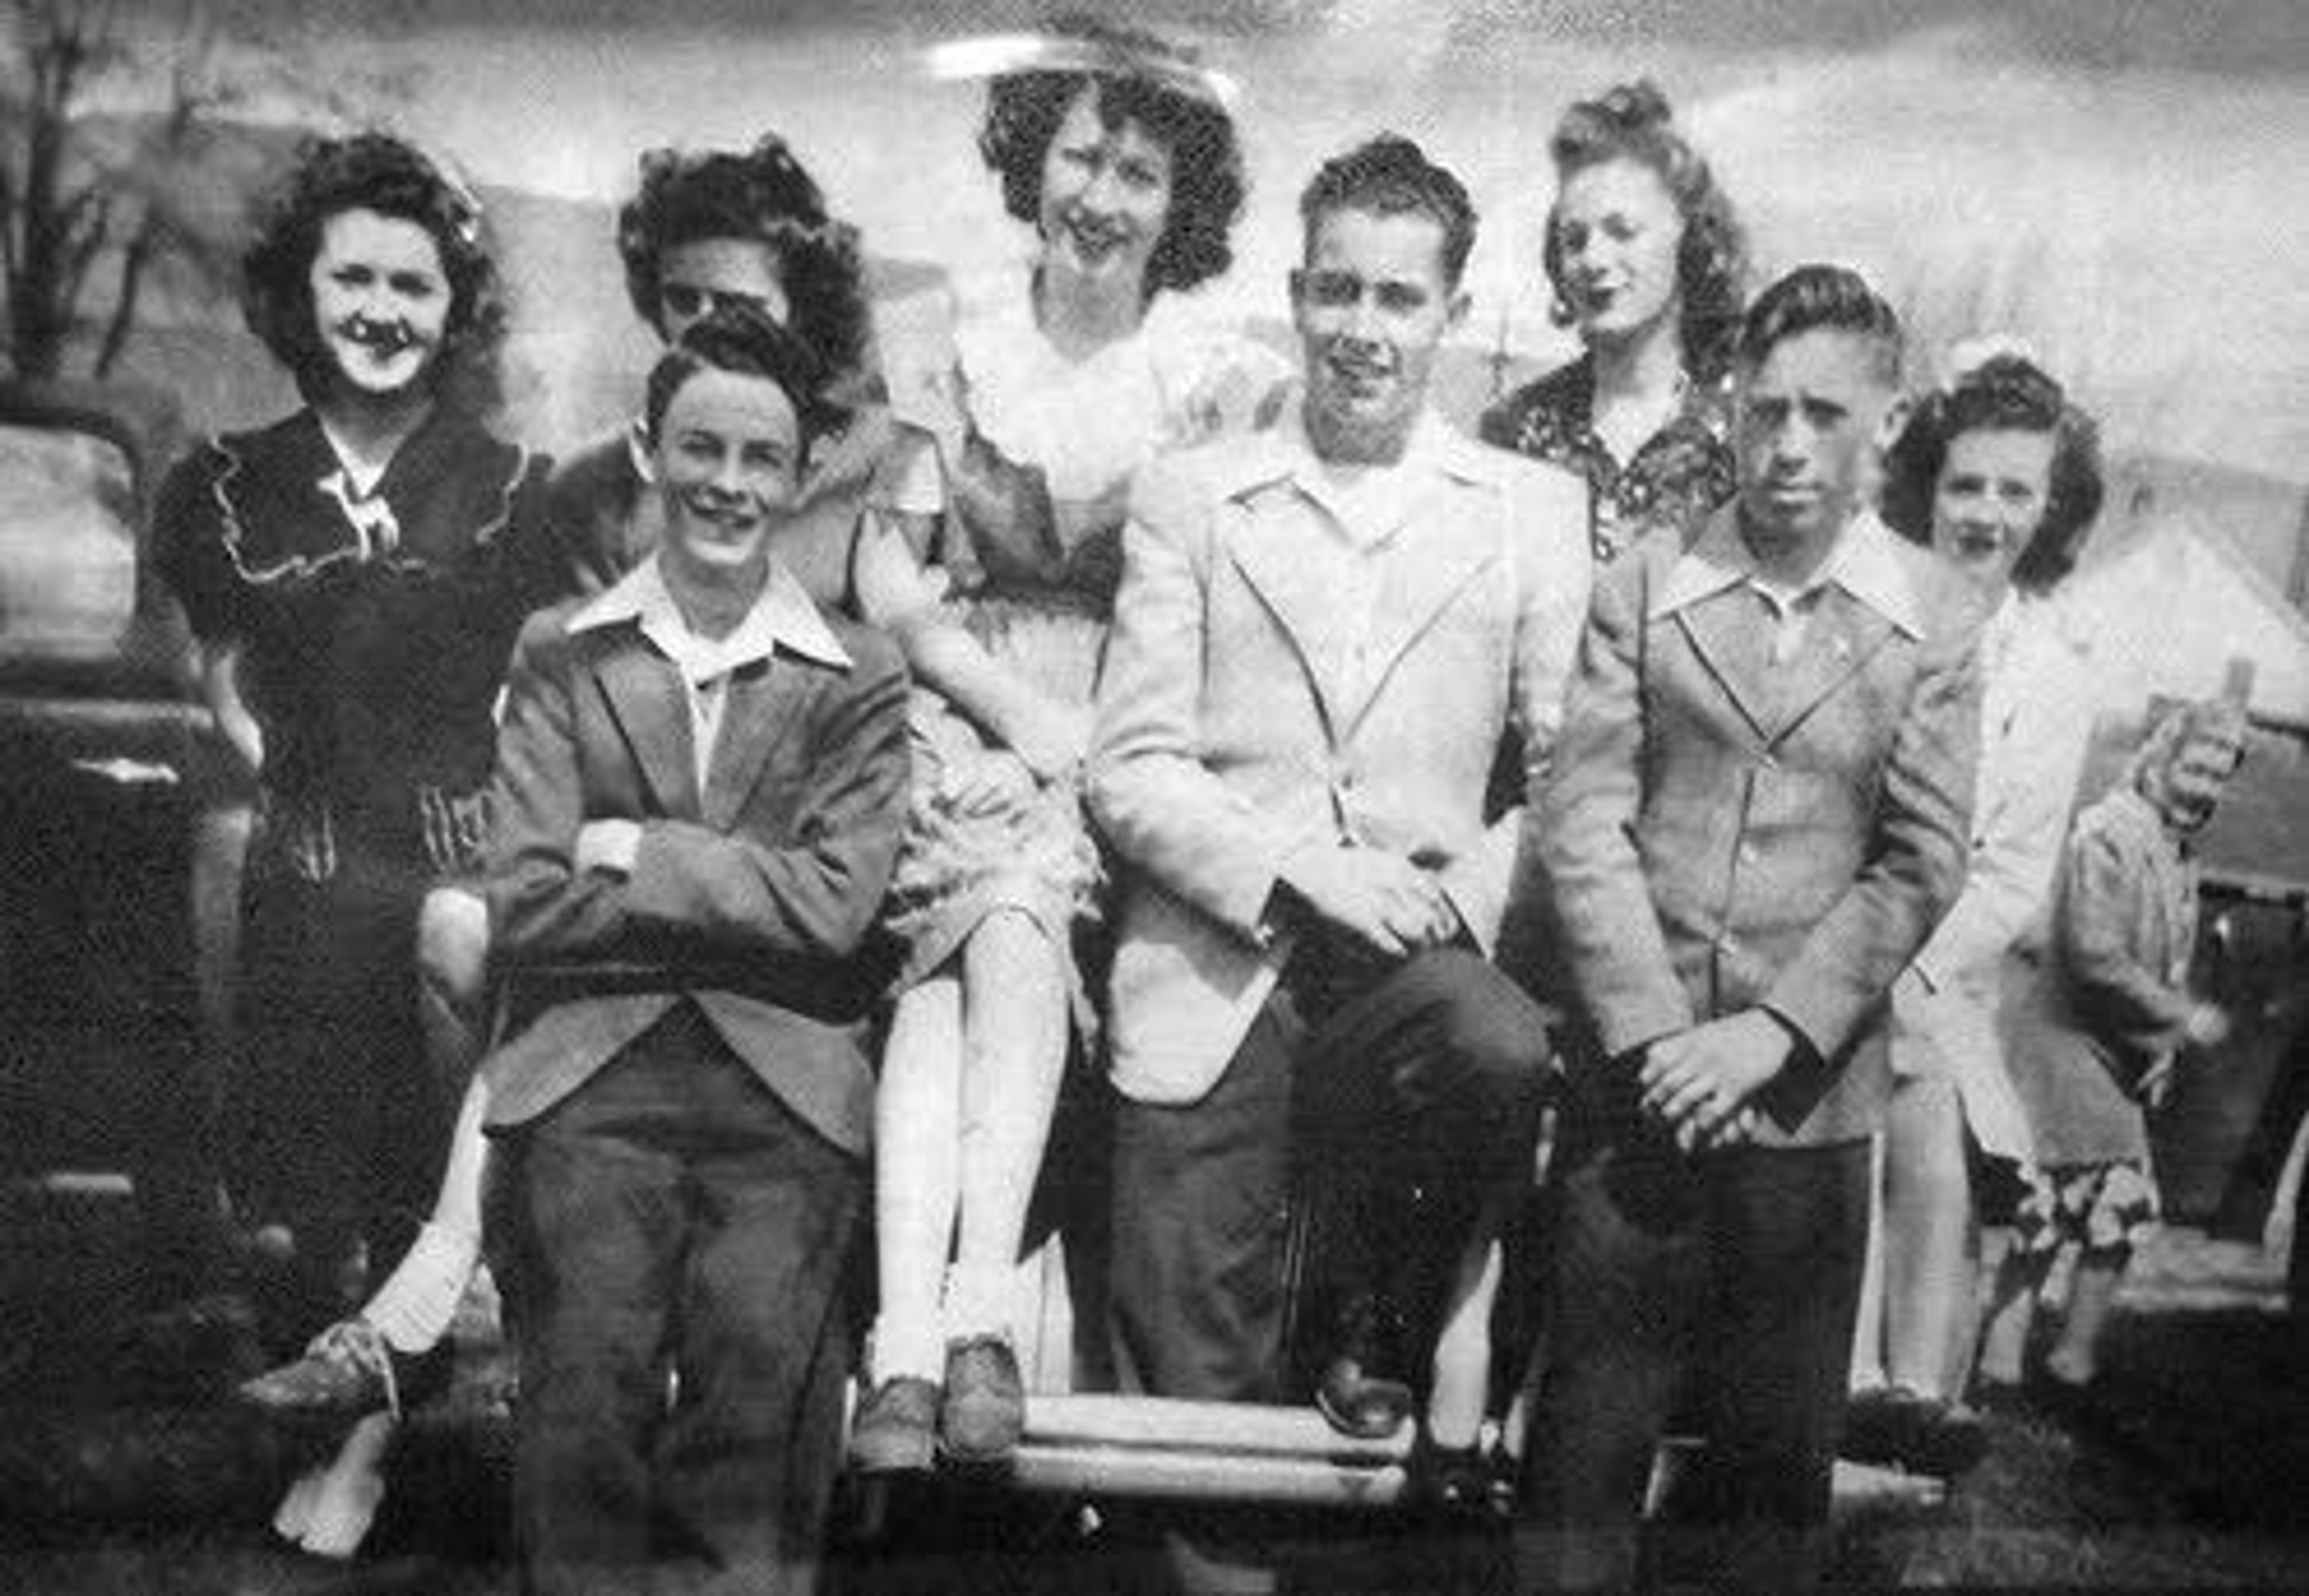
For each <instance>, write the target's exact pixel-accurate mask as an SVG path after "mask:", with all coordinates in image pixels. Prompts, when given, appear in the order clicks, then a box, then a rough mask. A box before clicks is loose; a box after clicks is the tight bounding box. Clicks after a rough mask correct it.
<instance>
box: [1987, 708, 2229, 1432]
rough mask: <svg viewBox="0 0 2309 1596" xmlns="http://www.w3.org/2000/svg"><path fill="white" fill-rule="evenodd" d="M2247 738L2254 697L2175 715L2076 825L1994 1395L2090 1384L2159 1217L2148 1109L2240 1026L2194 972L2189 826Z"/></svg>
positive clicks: (2030, 1020) (1991, 1336) (2004, 1297)
mask: <svg viewBox="0 0 2309 1596" xmlns="http://www.w3.org/2000/svg"><path fill="white" fill-rule="evenodd" d="M2244 751H2245V715H2244V708H2243V707H2242V706H2241V705H2239V704H2237V703H2233V702H2231V701H2229V700H2227V699H2212V700H2208V701H2205V702H2203V703H2183V704H2180V705H2178V706H2176V707H2174V708H2170V709H2167V710H2165V711H2164V712H2162V713H2161V714H2159V715H2158V718H2157V719H2156V720H2155V721H2154V722H2153V723H2152V724H2151V725H2150V727H2149V731H2148V735H2147V736H2145V737H2144V738H2142V739H2141V743H2140V748H2139V749H2138V751H2136V752H2135V754H2134V755H2133V756H2132V760H2131V761H2130V762H2129V763H2127V765H2126V767H2125V771H2124V773H2123V778H2122V779H2121V780H2120V781H2118V782H2117V784H2116V785H2115V787H2114V788H2113V789H2110V791H2109V792H2108V793H2107V795H2106V796H2105V797H2103V798H2101V799H2100V800H2099V801H2098V802H2097V803H2095V804H2093V805H2091V806H2089V807H2087V808H2086V809H2085V810H2084V811H2083V812H2082V813H2080V815H2078V816H2077V822H2076V826H2075V829H2074V830H2073V831H2072V832H2071V833H2070V836H2069V841H2068V847H2067V850H2066V852H2065V853H2064V855H2063V859H2062V867H2061V875H2060V882H2059V884H2058V886H2057V887H2056V888H2055V889H2054V909H2053V933H2052V936H2050V938H2049V939H2048V941H2047V945H2046V947H2045V950H2044V952H2043V953H2042V955H2041V956H2040V957H2039V958H2037V960H2036V961H2035V962H2034V963H2033V967H2032V968H2029V969H2027V970H2025V971H2022V972H2021V973H2020V975H2019V977H2017V978H2016V983H2015V984H2016V987H2017V988H2018V989H2017V990H2016V992H2015V993H2014V995H2013V997H2012V1000H2011V1003H2010V1004H2009V1005H2008V1012H2007V1018H2006V1023H2007V1027H2008V1029H2007V1032H2006V1035H2007V1042H2006V1045H2007V1047H2008V1048H2009V1049H2010V1052H2011V1059H2012V1070H2013V1077H2014V1083H2015V1084H2016V1085H2018V1086H2019V1090H2020V1100H2021V1101H2022V1103H2023V1104H2024V1105H2025V1106H2026V1108H2027V1110H2028V1121H2029V1127H2030V1129H2031V1130H2032V1131H2033V1132H2034V1134H2035V1136H2036V1143H2037V1162H2036V1166H2035V1168H2034V1169H2032V1171H2031V1173H2030V1178H2029V1183H2028V1193H2027V1195H2025V1196H2024V1197H2023V1198H2022V1199H2021V1201H2020V1203H2019V1212H2018V1213H2017V1214H2016V1215H2015V1217H2014V1220H2013V1235H2012V1238H2011V1246H2010V1247H2009V1248H2008V1249H2007V1250H2006V1252H2005V1255H2004V1256H2003V1258H2002V1262H2001V1265H2000V1266H1999V1267H1998V1269H1997V1270H1996V1272H1995V1273H1994V1275H1993V1282H1992V1289H1991V1292H1990V1299H1989V1307H1988V1322H1987V1325H1986V1328H1985V1331H1984V1333H1983V1335H1982V1341H1981V1350H1980V1370H1979V1379H1980V1383H1981V1385H1982V1386H1983V1388H1984V1389H1985V1390H1990V1391H1997V1392H2009V1391H2011V1389H2012V1388H2013V1387H2015V1386H2016V1385H2022V1384H2023V1383H2024V1382H2025V1381H2026V1380H2027V1377H2028V1376H2029V1375H2030V1374H2031V1373H2032V1372H2034V1373H2035V1374H2036V1375H2037V1382H2036V1383H2035V1385H2034V1393H2036V1394H2038V1395H2041V1396H2042V1397H2044V1398H2045V1399H2046V1400H2048V1401H2049V1402H2051V1403H2052V1405H2054V1407H2055V1408H2056V1409H2057V1408H2059V1407H2062V1406H2063V1405H2065V1404H2068V1403H2071V1402H2076V1401H2078V1400H2079V1399H2080V1398H2081V1399H2084V1400H2086V1401H2089V1400H2090V1399H2091V1397H2092V1395H2093V1391H2094V1385H2095V1382H2096V1380H2097V1377H2098V1376H2099V1373H2100V1356H2101V1340H2102V1337H2103V1336H2104V1334H2105V1333H2106V1331H2107V1328H2108V1324H2109V1321H2110V1318H2111V1316H2113V1314H2114V1309H2115V1306H2116V1291H2117V1287H2118V1286H2119V1285H2120V1284H2121V1283H2122V1282H2123V1278H2124V1271H2125V1266H2126V1265H2127V1264H2129V1263H2130V1262H2131V1260H2132V1254H2133V1250H2134V1249H2135V1247H2138V1246H2139V1245H2140V1241H2141V1239H2142V1238H2144V1237H2145V1236H2146V1235H2147V1234H2148V1233H2149V1230H2150V1229H2153V1228H2154V1226H2155V1225H2156V1223H2157V1221H2158V1212H2159V1202H2158V1190H2157V1180H2156V1175H2155V1172H2154V1171H2153V1169H2151V1168H2150V1164H2149V1125H2148V1111H2149V1110H2150V1109H2155V1108H2156V1107H2157V1106H2158V1105H2159V1104H2160V1103H2162V1102H2163V1101H2164V1100H2165V1096H2166V1092H2167V1091H2169V1089H2170V1088H2171V1085H2172V1077H2173V1071H2174V1068H2175V1065H2176V1062H2177V1061H2178V1059H2179V1057H2181V1055H2182V1054H2183V1053H2184V1051H2185V1050H2187V1049H2191V1048H2213V1047H2217V1046H2218V1045H2219V1044H2220V1043H2221V1042H2222V1041H2223V1040H2225V1039H2226V1038H2227V1036H2228V1034H2229V1031H2230V1027H2231V1025H2232V1023H2233V1022H2232V1021H2231V1019H2230V1016H2229V1014H2228V1013H2227V1010H2225V1009H2223V1008H2221V1007H2220V1006H2219V1005H2217V1004H2215V1003H2212V1002H2210V1001H2209V1000H2208V999H2207V998H2206V997H2205V996H2203V995H2202V994H2201V993H2200V992H2199V991H2198V990H2197V989H2196V988H2194V987H2193V985H2192V983H2191V981H2190V979H2189V966H2190V962H2191V960H2192V955H2193V954H2194V953H2195V949H2196V942H2197V905H2198V882H2197V867H2196V863H2195V860H2194V859H2193V858H2192V857H2191V854H2190V850H2189V845H2188V839H2190V838H2191V837H2192V836H2193V835H2194V834H2195V833H2198V832H2199V831H2201V830H2202V829H2203V827H2204V825H2205V824H2206V823H2207V822H2209V821H2210V820H2211V818H2212V815H2213V811H2214V809H2215V808H2216V807H2218V804H2219V802H2220V798H2221V794H2222V792H2223V790H2224V789H2226V788H2227V784H2228V781H2229V778H2230V777H2231V776H2232V775H2233V774H2234V773H2235V770H2236V768H2237V766H2238V765H2239V764H2240V763H2242V762H2243V761H2244ZM2068 1247H2073V1248H2074V1249H2075V1250H2076V1264H2075V1268H2074V1269H2073V1270H2072V1271H2071V1273H2070V1276H2069V1282H2068V1287H2067V1290H2066V1293H2065V1298H2064V1301H2063V1307H2062V1316H2061V1326H2060V1331H2059V1333H2058V1334H2057V1335H2055V1336H2054V1339H2053V1343H2052V1345H2051V1346H2050V1347H2049V1348H2048V1349H2047V1350H2045V1357H2044V1361H2043V1363H2042V1365H2041V1366H2040V1367H2039V1369H2038V1370H2036V1371H2031V1370H2029V1369H2028V1367H2027V1365H2026V1364H2025V1362H2024V1359H2025V1357H2026V1355H2027V1353H2028V1350H2029V1342H2030V1340H2031V1337H2030V1328H2031V1324H2032V1323H2033V1321H2034V1319H2035V1316H2036V1309H2037V1301H2038V1298H2039V1297H2040V1296H2041V1295H2042V1294H2043V1292H2044V1290H2045V1284H2046V1282H2047V1279H2048V1277H2049V1275H2050V1273H2051V1270H2052V1266H2053V1264H2054V1262H2055V1261H2056V1260H2057V1258H2058V1257H2059V1255H2060V1254H2061V1253H2062V1251H2063V1249H2064V1248H2068Z"/></svg>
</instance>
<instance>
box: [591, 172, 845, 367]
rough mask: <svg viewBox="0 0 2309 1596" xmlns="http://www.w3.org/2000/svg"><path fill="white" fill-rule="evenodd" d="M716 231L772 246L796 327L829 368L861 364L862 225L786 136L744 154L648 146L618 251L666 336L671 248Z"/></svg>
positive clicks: (639, 309) (646, 316) (643, 306)
mask: <svg viewBox="0 0 2309 1596" xmlns="http://www.w3.org/2000/svg"><path fill="white" fill-rule="evenodd" d="M708 238H744V239H752V240H755V241H757V242H759V243H763V244H766V245H767V246H769V247H770V249H771V251H772V252H773V253H774V254H775V255H776V256H777V260H778V274H779V282H780V284H781V285H782V286H783V288H784V289H785V296H786V303H787V305H788V306H790V307H791V319H792V325H793V330H794V331H795V332H799V333H800V334H801V336H802V337H803V338H805V339H807V340H809V343H810V346H811V347H812V348H813V349H817V352H818V356H819V358H821V359H823V360H824V361H825V362H826V366H827V367H828V368H829V369H830V370H834V371H838V372H848V371H852V370H854V369H855V368H856V367H857V365H858V362H859V361H860V358H862V357H863V355H864V353H865V348H866V328H867V308H866V290H865V288H864V278H865V268H864V264H863V262H862V259H861V256H860V249H859V244H858V230H857V229H855V228H852V226H850V225H849V224H848V223H847V222H842V221H836V220H834V219H833V218H832V217H831V216H829V215H827V214H826V196H825V194H823V193H822V192H820V190H819V188H818V186H817V180H816V179H815V178H813V177H810V175H809V172H808V171H807V170H805V169H804V168H803V167H802V164H801V162H800V161H799V160H796V159H795V158H794V154H793V151H791V150H790V149H788V148H787V147H786V142H785V141H784V140H783V139H781V138H779V137H778V136H777V135H776V134H763V135H762V136H761V137H760V138H759V139H757V140H756V141H755V142H754V147H753V148H752V149H750V150H748V151H745V152H744V153H742V154H740V153H739V152H738V151H731V150H709V151H703V152H695V151H683V150H652V151H647V152H645V153H644V155H643V156H642V158H641V186H640V187H639V188H638V189H637V190H636V192H635V194H634V197H633V198H632V199H630V200H628V201H627V203H625V205H624V206H623V207H622V208H621V209H620V210H619V211H618V254H619V256H621V257H622V258H623V259H624V261H625V264H626V295H627V298H630V299H631V300H632V301H633V306H634V312H635V314H636V315H639V316H640V317H641V318H642V320H644V321H645V322H647V323H648V324H650V325H651V326H653V327H654V328H656V329H657V331H658V333H659V335H660V336H663V334H664V332H665V324H664V320H663V311H662V305H661V301H660V294H661V289H662V286H663V285H662V280H661V278H660V275H659V273H660V270H661V267H662V263H663V260H664V257H665V254H666V252H667V251H668V250H670V249H675V248H678V247H679V246H682V245H685V244H696V243H699V242H701V241H703V240H705V239H708Z"/></svg>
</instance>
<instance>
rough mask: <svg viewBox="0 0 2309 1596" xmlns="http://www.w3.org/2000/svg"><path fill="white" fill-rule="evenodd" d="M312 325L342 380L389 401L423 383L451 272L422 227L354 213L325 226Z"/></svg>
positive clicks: (442, 321)
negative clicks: (443, 266) (394, 395)
mask: <svg viewBox="0 0 2309 1596" xmlns="http://www.w3.org/2000/svg"><path fill="white" fill-rule="evenodd" d="M309 280H310V283H311V287H312V293H313V319H314V324H315V326H316V330H317V331H318V332H319V333H320V336H321V345H322V347H323V348H324V349H326V350H327V351H328V355H329V360H330V364H331V365H332V366H333V367H334V369H335V373H336V376H337V378H338V380H339V381H340V382H341V383H342V384H344V385H345V386H346V387H348V388H350V390H351V391H352V392H353V393H358V394H366V395H368V396H371V397H385V396H389V395H393V394H398V393H405V392H407V391H408V390H409V389H411V388H412V387H414V386H415V385H416V384H419V382H421V381H423V380H424V378H425V377H426V375H428V373H429V372H430V371H431V369H432V367H433V364H434V361H435V359H436V358H437V357H438V356H439V354H440V352H441V348H442V344H443V341H444V340H445V337H446V335H447V332H448V325H449V308H450V298H451V296H450V291H449V278H448V273H447V272H445V271H444V270H443V269H442V266H441V249H440V246H439V245H438V244H437V243H436V242H435V241H434V237H433V235H432V234H431V233H429V232H428V231H426V230H425V229H424V228H423V227H421V226H419V224H418V223H416V222H413V221H411V220H408V219H406V218H405V217H399V216H385V215H383V214H381V213H379V212H377V211H370V210H367V209H360V208H356V209H354V210H350V211H337V212H336V213H335V214H334V215H333V216H331V217H329V218H328V219H327V220H324V221H323V222H322V224H321V243H320V247H319V248H318V249H317V250H316V251H315V252H314V254H313V264H312V267H311V269H310V272H309Z"/></svg>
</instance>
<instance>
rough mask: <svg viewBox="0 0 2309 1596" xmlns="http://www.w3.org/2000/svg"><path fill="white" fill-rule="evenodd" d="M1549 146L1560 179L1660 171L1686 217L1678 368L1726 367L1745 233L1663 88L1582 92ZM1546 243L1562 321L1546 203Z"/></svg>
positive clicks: (1713, 371) (1702, 377)
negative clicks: (1619, 166)
mask: <svg viewBox="0 0 2309 1596" xmlns="http://www.w3.org/2000/svg"><path fill="white" fill-rule="evenodd" d="M1548 153H1549V154H1550V155H1551V156H1552V157H1553V158H1554V161H1555V176H1556V181H1557V183H1558V184H1559V185H1561V183H1563V182H1565V181H1567V180H1568V179H1570V177H1572V175H1573V174H1574V173H1577V172H1582V171H1585V170H1586V169H1587V168H1589V167H1595V166H1601V165H1603V164H1604V162H1606V161H1610V160H1633V161H1636V162H1638V163H1639V164H1640V165H1642V166H1644V167H1646V168H1649V170H1650V171H1651V172H1652V173H1653V174H1654V175H1655V176H1656V177H1658V178H1659V180H1660V183H1661V185H1662V186H1664V187H1665V188H1666V190H1667V192H1668V197H1669V198H1670V199H1672V200H1673V202H1674V203H1675V209H1676V214H1677V215H1679V216H1680V217H1682V219H1683V237H1682V239H1681V240H1680V241H1679V242H1678V244H1677V246H1676V259H1675V276H1676V287H1677V289H1678V290H1679V294H1680V298H1681V301H1682V314H1681V318H1680V324H1679V328H1678V331H1679V332H1680V333H1681V335H1682V342H1683V364H1684V369H1685V370H1686V371H1688V372H1689V373H1691V375H1692V376H1693V377H1694V378H1696V379H1698V380H1699V381H1701V382H1706V383H1712V382H1714V381H1716V380H1717V378H1719V377H1721V376H1722V375H1724V373H1725V371H1727V370H1729V369H1730V367H1731V365H1732V347H1733V344H1734V341H1735V340H1736V339H1737V337H1738V334H1739V330H1740V316H1741V311H1742V306H1743V301H1744V298H1745V295H1746V292H1747V279H1748V239H1747V234H1746V232H1745V231H1744V230H1743V229H1742V227H1741V226H1740V219H1739V216H1738V213H1737V212H1735V211H1734V210H1733V208H1732V200H1731V196H1730V195H1728V194H1725V192H1724V190H1723V188H1722V187H1721V186H1719V185H1717V181H1716V175H1715V174H1714V173H1713V172H1711V171H1710V170H1709V169H1708V162H1707V161H1705V160H1702V159H1701V158H1700V156H1699V151H1696V150H1694V149H1693V148H1692V147H1691V144H1690V142H1687V141H1686V140H1685V138H1684V136H1683V134H1682V132H1681V131H1680V130H1678V128H1677V127H1676V126H1675V116H1674V112H1673V110H1672V109H1671V108H1669V105H1668V102H1667V96H1666V95H1665V94H1663V93H1661V92H1660V91H1659V88H1658V86H1657V85H1656V84H1655V83H1653V82H1651V81H1650V80H1649V79H1648V78H1644V79H1639V80H1638V81H1637V82H1633V83H1622V84H1620V85H1618V86H1617V87H1615V88H1613V89H1610V90H1607V91H1605V92H1604V94H1603V95H1602V96H1601V97H1600V98H1598V99H1583V100H1581V101H1579V102H1578V104H1576V105H1574V106H1573V107H1572V108H1570V110H1568V111H1566V112H1564V113H1563V118H1562V120H1561V121H1560V122H1558V123H1557V124H1556V125H1555V134H1554V137H1553V138H1552V139H1551V140H1550V141H1549V142H1548ZM1544 259H1545V261H1546V264H1547V280H1548V281H1549V282H1550V283H1551V284H1552V285H1553V286H1554V288H1555V291H1556V295H1557V299H1556V318H1557V320H1558V321H1559V322H1561V323H1568V322H1569V321H1570V314H1569V312H1568V311H1566V310H1565V308H1564V306H1563V300H1562V293H1563V277H1562V271H1563V263H1562V255H1561V251H1560V249H1559V248H1558V246H1557V244H1556V238H1555V218H1554V214H1553V212H1552V211H1550V213H1549V216H1548V226H1547V237H1546V240H1545V243H1544Z"/></svg>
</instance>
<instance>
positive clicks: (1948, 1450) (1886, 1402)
mask: <svg viewBox="0 0 2309 1596" xmlns="http://www.w3.org/2000/svg"><path fill="white" fill-rule="evenodd" d="M1837 1452H1838V1455H1839V1456H1842V1457H1845V1458H1848V1459H1850V1460H1851V1461H1852V1462H1856V1463H1874V1464H1878V1465H1880V1466H1883V1467H1888V1468H1898V1469H1905V1470H1907V1471H1908V1472H1909V1473H1911V1474H1923V1475H1929V1476H1931V1477H1932V1478H1933V1479H1936V1480H1953V1479H1955V1478H1956V1477H1957V1476H1959V1474H1964V1473H1967V1472H1969V1471H1971V1470H1973V1469H1974V1468H1976V1467H1977V1466H1978V1464H1979V1462H1980V1460H1981V1459H1982V1458H1983V1457H1985V1456H1986V1455H1987V1453H1988V1426H1987V1423H1986V1421H1985V1420H1984V1419H1982V1418H1981V1416H1980V1414H1979V1413H1978V1412H1977V1411H1975V1410H1973V1409H1971V1408H1968V1407H1966V1406H1965V1405H1964V1404H1963V1403H1961V1402H1944V1401H1942V1400H1941V1399H1940V1398H1939V1397H1933V1396H1925V1395H1924V1394H1922V1393H1918V1392H1916V1391H1911V1390H1910V1389H1909V1388H1908V1387H1907V1386H1905V1385H1888V1386H1884V1387H1881V1388H1880V1389H1878V1390H1874V1391H1864V1392H1861V1393H1857V1394H1856V1395H1855V1396H1853V1397H1852V1398H1851V1399H1850V1400H1849V1401H1848V1402H1846V1404H1845V1408H1844V1442H1843V1445H1840V1446H1838V1448H1837Z"/></svg>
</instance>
